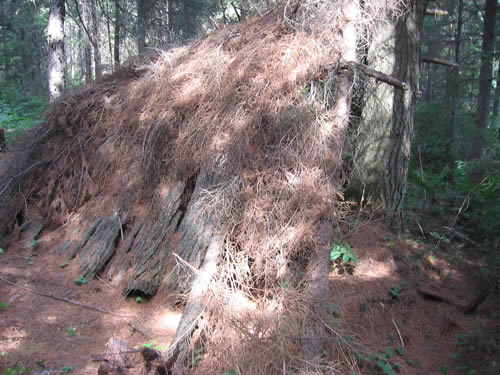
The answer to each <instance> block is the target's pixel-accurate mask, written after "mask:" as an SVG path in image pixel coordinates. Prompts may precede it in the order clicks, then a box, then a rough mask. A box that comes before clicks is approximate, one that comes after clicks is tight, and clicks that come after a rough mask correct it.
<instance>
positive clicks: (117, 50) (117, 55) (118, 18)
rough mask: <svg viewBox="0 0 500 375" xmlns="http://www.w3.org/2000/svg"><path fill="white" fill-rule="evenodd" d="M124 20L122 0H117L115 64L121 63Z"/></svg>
mask: <svg viewBox="0 0 500 375" xmlns="http://www.w3.org/2000/svg"><path fill="white" fill-rule="evenodd" d="M121 24H122V20H121V13H120V0H115V41H114V46H113V47H114V59H115V65H120V28H121Z"/></svg>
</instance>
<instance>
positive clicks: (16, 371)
mask: <svg viewBox="0 0 500 375" xmlns="http://www.w3.org/2000/svg"><path fill="white" fill-rule="evenodd" d="M29 372H30V370H29V368H27V367H25V366H24V365H23V364H22V363H20V362H16V363H14V366H12V367H10V368H8V369H7V370H5V371H4V372H2V375H21V374H28V373H29Z"/></svg>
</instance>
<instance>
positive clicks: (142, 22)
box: [137, 0, 148, 54]
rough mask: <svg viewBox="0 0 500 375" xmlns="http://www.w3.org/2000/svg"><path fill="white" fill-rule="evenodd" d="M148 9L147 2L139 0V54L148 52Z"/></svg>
mask: <svg viewBox="0 0 500 375" xmlns="http://www.w3.org/2000/svg"><path fill="white" fill-rule="evenodd" d="M147 7H148V1H147V0H137V50H138V51H139V54H141V53H144V52H146V23H147V17H148V9H147Z"/></svg>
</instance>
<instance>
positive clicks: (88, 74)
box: [80, 2, 92, 84]
mask: <svg viewBox="0 0 500 375" xmlns="http://www.w3.org/2000/svg"><path fill="white" fill-rule="evenodd" d="M82 13H83V14H82V19H81V20H80V21H81V23H82V27H83V29H84V32H83V45H84V60H85V83H87V84H90V83H91V82H92V44H91V43H92V42H91V40H90V35H89V32H88V30H86V26H85V24H87V25H88V24H89V20H90V16H89V9H88V4H87V3H85V2H83V3H82Z"/></svg>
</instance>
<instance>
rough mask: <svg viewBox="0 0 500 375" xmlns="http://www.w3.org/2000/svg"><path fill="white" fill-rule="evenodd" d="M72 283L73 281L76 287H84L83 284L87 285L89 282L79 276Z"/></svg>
mask: <svg viewBox="0 0 500 375" xmlns="http://www.w3.org/2000/svg"><path fill="white" fill-rule="evenodd" d="M73 281H74V283H75V284H78V285H85V284H87V283H88V282H89V281H88V280H87V279H85V278H84V277H83V276H80V277H79V278H77V279H74V280H73Z"/></svg>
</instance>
